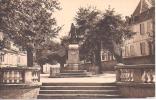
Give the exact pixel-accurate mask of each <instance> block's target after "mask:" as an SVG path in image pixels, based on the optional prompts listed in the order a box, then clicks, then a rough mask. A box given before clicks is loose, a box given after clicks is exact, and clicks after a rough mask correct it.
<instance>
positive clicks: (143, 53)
mask: <svg viewBox="0 0 156 100" xmlns="http://www.w3.org/2000/svg"><path fill="white" fill-rule="evenodd" d="M140 51H141V55H145V54H146V45H145V43H144V42H142V43H140Z"/></svg>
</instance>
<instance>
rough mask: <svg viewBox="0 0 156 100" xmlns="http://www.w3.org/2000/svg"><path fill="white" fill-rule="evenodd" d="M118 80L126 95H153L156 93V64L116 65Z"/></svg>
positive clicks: (122, 91)
mask: <svg viewBox="0 0 156 100" xmlns="http://www.w3.org/2000/svg"><path fill="white" fill-rule="evenodd" d="M115 70H116V82H117V85H118V86H119V89H120V91H121V94H122V95H123V96H124V97H153V96H154V94H155V65H154V64H142V65H122V64H118V65H117V66H115Z"/></svg>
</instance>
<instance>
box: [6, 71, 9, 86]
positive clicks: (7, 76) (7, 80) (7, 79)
mask: <svg viewBox="0 0 156 100" xmlns="http://www.w3.org/2000/svg"><path fill="white" fill-rule="evenodd" d="M6 83H9V71H7V75H6Z"/></svg>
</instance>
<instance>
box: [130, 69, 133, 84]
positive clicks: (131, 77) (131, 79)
mask: <svg viewBox="0 0 156 100" xmlns="http://www.w3.org/2000/svg"><path fill="white" fill-rule="evenodd" d="M133 73H134V69H131V74H130V81H134V80H133V79H134V75H133Z"/></svg>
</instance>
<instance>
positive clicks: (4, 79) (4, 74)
mask: <svg viewBox="0 0 156 100" xmlns="http://www.w3.org/2000/svg"><path fill="white" fill-rule="evenodd" d="M2 79H3V83H6V80H7V72H6V71H4V72H3V78H2Z"/></svg>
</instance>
